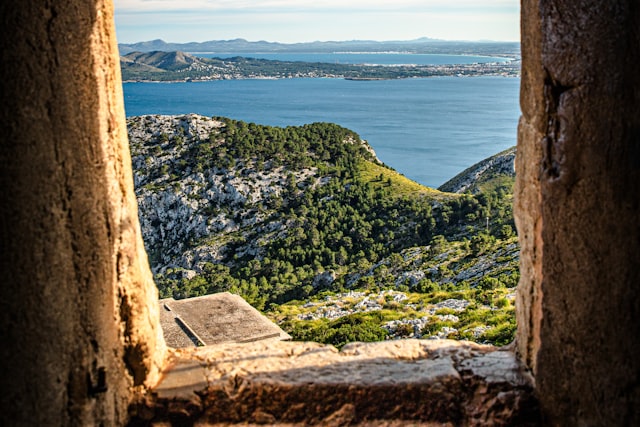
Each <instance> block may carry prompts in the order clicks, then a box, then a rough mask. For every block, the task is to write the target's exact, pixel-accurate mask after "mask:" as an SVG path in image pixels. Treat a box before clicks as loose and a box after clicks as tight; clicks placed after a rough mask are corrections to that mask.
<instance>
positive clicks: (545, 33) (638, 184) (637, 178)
mask: <svg viewBox="0 0 640 427" xmlns="http://www.w3.org/2000/svg"><path fill="white" fill-rule="evenodd" d="M638 28H640V6H639V5H638V2H637V1H636V0H620V1H612V2H598V1H593V0H555V1H549V2H538V1H524V2H523V3H522V41H523V45H522V50H523V72H522V91H521V104H522V111H523V117H522V120H521V122H520V132H519V141H518V154H517V156H518V161H517V166H516V168H517V177H518V178H517V179H518V185H517V192H516V198H517V203H516V217H517V224H518V229H519V236H520V238H521V245H522V256H521V259H522V264H521V273H522V280H521V283H520V287H519V290H518V320H519V331H518V348H519V352H520V354H521V355H522V356H523V358H524V360H525V361H526V362H527V364H528V365H529V366H530V367H531V368H532V369H533V370H534V374H535V377H536V384H537V387H538V393H539V396H540V398H541V405H542V408H543V410H544V412H545V413H546V416H547V417H548V421H549V423H550V424H554V425H639V424H640V385H639V384H640V382H639V380H638V379H639V378H640V357H638V355H639V354H640V341H639V340H638V339H637V337H638V336H640V316H638V313H640V295H639V292H640V288H639V287H638V286H637V284H638V283H640V269H639V268H638V254H640V60H639V59H640V32H639V31H638Z"/></svg>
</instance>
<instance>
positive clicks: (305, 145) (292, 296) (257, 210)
mask: <svg viewBox="0 0 640 427" xmlns="http://www.w3.org/2000/svg"><path fill="white" fill-rule="evenodd" d="M215 120H216V121H219V122H220V123H221V124H222V125H221V126H219V127H217V128H216V129H217V130H216V131H215V132H213V131H212V132H211V134H210V135H209V137H208V138H205V139H202V138H198V139H196V140H189V138H187V137H186V136H185V135H181V134H180V131H177V132H176V134H175V135H174V134H172V135H168V136H167V135H160V136H156V137H155V138H157V140H156V141H147V143H146V145H144V147H146V148H144V150H148V152H150V153H155V152H157V151H156V149H155V148H154V147H155V146H158V145H159V146H162V147H163V150H164V151H166V150H169V149H171V150H174V151H175V153H176V154H175V155H174V156H173V157H171V158H170V160H169V161H160V160H158V161H157V162H153V164H152V165H150V163H152V162H147V161H146V160H145V161H144V162H143V163H144V164H145V165H146V167H147V169H146V171H145V172H146V174H147V176H149V177H155V178H154V180H151V181H150V182H146V181H144V180H143V181H141V182H142V183H144V184H143V185H142V186H141V190H144V191H172V192H181V191H183V190H182V187H183V184H182V182H183V181H184V179H185V178H186V177H188V176H192V174H193V173H194V172H195V173H204V172H207V171H208V173H209V176H210V177H214V176H219V179H220V180H222V181H221V182H229V180H231V179H235V177H237V176H246V177H252V178H251V179H254V178H253V177H259V176H263V177H264V176H267V175H268V176H275V175H277V176H278V177H279V178H278V179H279V180H280V181H281V183H280V184H278V187H277V189H278V191H275V190H273V191H271V192H269V191H267V192H264V193H263V195H262V196H260V197H257V198H256V199H255V200H251V201H246V202H244V204H243V205H230V204H229V203H222V202H220V201H217V202H216V203H211V204H209V205H207V206H206V209H205V211H203V212H204V213H205V214H206V215H208V216H210V217H219V216H221V215H222V216H225V217H226V218H231V219H233V220H234V224H237V225H238V227H236V228H233V229H232V230H231V231H229V232H220V233H217V234H211V235H207V236H204V237H197V236H193V237H191V238H190V239H189V240H188V241H186V242H181V244H183V245H184V248H185V250H187V249H190V248H196V247H203V246H211V247H217V248H221V249H220V251H219V256H218V257H217V258H216V259H214V260H210V261H207V262H204V263H201V264H200V265H199V267H190V268H189V270H190V271H192V272H193V274H183V273H184V272H185V271H186V270H187V268H185V267H170V268H165V269H163V270H162V273H161V274H160V273H158V274H157V275H156V283H157V284H158V288H159V291H160V295H161V297H173V298H186V297H193V296H198V295H204V294H209V293H214V292H221V291H230V292H233V293H237V294H240V295H241V296H243V297H244V298H245V299H246V300H247V301H248V302H249V303H251V304H252V305H254V306H255V307H257V308H258V309H260V310H263V311H265V313H266V314H267V315H268V316H270V317H271V318H272V319H273V320H274V321H276V322H278V323H279V324H280V325H281V326H282V327H283V328H284V329H285V330H287V331H288V332H289V333H290V334H291V335H292V336H293V337H294V338H295V339H303V340H306V339H311V340H315V341H320V342H326V343H331V344H334V345H336V346H342V345H344V344H345V343H347V342H351V341H354V340H358V341H376V340H381V339H385V338H387V337H407V336H416V337H450V338H461V339H462V338H463V339H472V340H475V341H480V342H491V343H494V344H498V345H502V344H505V343H507V342H509V341H510V340H511V338H512V336H513V331H514V318H513V317H514V316H513V303H512V299H513V289H514V287H515V285H516V283H517V280H518V277H519V274H518V267H517V262H518V253H517V252H518V250H517V240H516V238H515V235H514V231H513V230H514V229H515V227H514V224H513V215H512V211H511V198H512V186H513V178H512V177H507V176H503V175H498V176H495V177H492V178H491V179H488V180H487V181H486V182H483V185H482V191H481V192H478V193H477V194H451V193H443V192H439V191H437V190H433V189H429V188H426V187H424V186H421V185H419V184H417V183H415V182H413V181H411V180H408V179H407V178H406V177H404V176H402V175H400V174H398V173H397V172H395V171H393V170H392V169H390V168H388V167H386V166H385V165H383V164H382V163H380V162H379V161H378V160H377V159H376V158H375V155H374V154H373V153H372V152H371V151H370V149H369V147H368V146H367V145H366V143H364V142H362V141H361V140H360V138H359V137H358V135H357V134H355V133H354V132H352V131H350V130H348V129H345V128H342V127H340V126H338V125H335V124H329V123H314V124H309V125H305V126H299V127H286V128H279V127H271V126H260V125H256V124H251V123H245V122H241V121H236V120H230V119H226V118H215ZM180 129H182V128H180ZM141 147H143V146H136V147H134V154H139V153H140V152H143V148H141ZM144 152H146V151H144ZM169 164H170V165H171V167H168V166H167V165H169ZM269 174H270V175H269ZM211 179H213V178H211ZM255 179H257V178H255ZM263 179H266V178H263ZM270 179H271V178H270ZM185 185H186V184H185ZM189 185H192V184H189ZM252 185H253V184H252ZM255 185H256V186H257V185H258V183H255ZM274 185H275V184H274V183H271V184H269V186H271V187H272V189H274V188H276V187H273V186H274ZM201 194H204V193H202V192H200V193H189V195H188V198H189V199H193V200H196V201H197V200H199V199H200V198H201V197H202V196H201ZM256 224H259V225H256ZM162 244H166V245H170V246H175V242H168V243H167V242H164V243H162ZM170 246H164V247H162V246H156V247H152V248H149V253H150V254H151V260H152V263H155V264H157V263H158V262H159V259H160V255H161V254H164V253H166V252H167V251H168V250H169V249H170ZM390 290H392V291H393V292H400V293H402V295H404V297H402V298H403V299H393V298H394V297H393V295H394V294H391V293H384V292H387V291H390ZM353 291H358V292H363V293H365V294H366V295H371V296H374V295H378V296H379V298H380V301H379V302H378V303H376V304H377V305H375V307H376V309H375V310H373V311H364V309H362V310H361V309H360V308H358V309H355V308H354V307H355V305H356V301H352V302H351V303H349V298H350V297H349V296H348V295H349V294H348V292H353ZM337 294H341V295H343V296H344V298H341V299H340V301H338V302H335V301H334V302H333V304H334V305H335V306H336V307H337V306H340V309H341V310H342V311H341V312H340V313H341V315H339V316H337V317H335V316H333V315H324V314H322V313H320V312H318V309H319V307H321V306H324V305H326V304H325V303H326V301H331V300H332V299H334V298H335V297H336V295H337ZM398 298H400V297H398ZM446 300H461V301H462V300H463V301H466V303H465V304H467V306H466V308H464V309H462V310H460V311H451V310H450V309H447V308H446V307H444V308H436V309H434V307H437V304H438V303H441V302H442V301H446ZM309 304H311V305H309ZM349 305H350V307H347V306H349ZM345 307H346V308H345ZM434 310H435V311H434ZM447 310H449V311H447ZM447 315H449V316H447ZM411 319H413V320H416V319H422V320H420V321H419V322H417V320H416V322H417V323H416V325H418V324H419V325H420V327H419V328H417V327H416V326H415V325H413V324H410V323H407V322H408V321H409V320H411ZM393 321H395V322H396V323H397V324H393V325H389V322H393ZM398 322H399V323H398ZM403 322H404V323H403ZM416 328H417V329H416Z"/></svg>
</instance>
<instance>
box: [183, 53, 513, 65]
mask: <svg viewBox="0 0 640 427" xmlns="http://www.w3.org/2000/svg"><path fill="white" fill-rule="evenodd" d="M192 55H195V56H199V57H203V58H231V57H234V56H245V57H249V58H259V59H271V60H278V61H302V62H328V63H332V64H369V65H410V64H415V65H446V64H476V63H487V62H506V61H509V60H510V59H509V58H500V57H492V56H472V55H442V54H431V53H425V54H421V53H398V52H389V53H353V52H344V53H340V52H336V53H259V52H256V53H243V54H230V53H192Z"/></svg>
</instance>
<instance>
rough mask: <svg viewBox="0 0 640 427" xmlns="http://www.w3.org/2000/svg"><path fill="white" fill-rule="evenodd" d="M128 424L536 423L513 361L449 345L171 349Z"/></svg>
mask: <svg viewBox="0 0 640 427" xmlns="http://www.w3.org/2000/svg"><path fill="white" fill-rule="evenodd" d="M131 410H132V414H133V419H132V425H162V424H163V423H170V424H169V425H171V424H181V425H182V424H191V423H196V422H198V423H204V424H207V425H231V424H234V423H243V424H247V423H254V424H270V425H274V424H275V425H346V424H349V425H358V424H365V423H366V424H367V425H390V426H391V425H394V426H395V425H405V424H409V423H410V424H411V425H433V423H438V425H455V426H458V425H469V426H476V425H477V426H480V425H497V426H500V425H538V424H539V423H538V421H539V416H538V409H537V401H536V399H535V397H534V395H533V387H532V381H531V377H530V376H529V375H528V374H527V373H526V372H524V370H523V368H522V366H521V364H520V363H519V362H518V361H517V360H516V358H515V355H514V354H513V353H512V352H510V351H505V350H499V349H496V348H495V347H492V346H485V345H479V344H475V343H471V342H461V341H452V340H433V341H432V340H399V341H385V342H379V343H367V344H364V343H353V344H349V345H347V346H345V347H344V348H343V350H342V351H340V352H338V351H337V350H336V349H335V348H334V347H332V346H326V345H321V344H317V343H300V342H283V341H276V340H274V341H265V342H256V343H248V344H219V345H213V346H207V347H202V348H197V349H181V350H175V351H174V352H173V353H172V354H171V356H170V358H169V360H168V363H167V369H166V370H165V372H164V377H163V379H162V381H161V382H160V383H159V384H158V385H157V387H156V388H155V389H154V390H153V391H152V392H151V393H150V394H148V395H147V396H145V397H144V398H143V399H141V400H139V401H138V402H137V403H136V404H135V405H133V406H132V408H131Z"/></svg>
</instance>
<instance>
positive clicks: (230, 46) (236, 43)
mask: <svg viewBox="0 0 640 427" xmlns="http://www.w3.org/2000/svg"><path fill="white" fill-rule="evenodd" d="M118 46H119V49H120V54H121V55H126V54H128V53H130V52H134V51H140V52H151V51H165V52H166V51H184V52H191V53H195V52H201V53H202V52H213V53H237V54H241V53H256V52H261V53H267V52H304V53H332V52H411V53H447V54H476V55H501V56H503V55H504V56H510V57H519V56H520V44H519V43H517V42H492V41H481V42H469V41H447V40H436V39H430V38H427V37H423V38H419V39H415V40H404V41H400V40H398V41H382V42H381V41H373V40H351V41H324V42H320V41H316V42H308V43H275V42H267V41H247V40H245V39H234V40H210V41H205V42H192V43H168V42H165V41H163V40H151V41H145V42H139V43H128V44H119V45H118Z"/></svg>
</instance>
